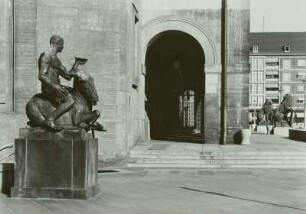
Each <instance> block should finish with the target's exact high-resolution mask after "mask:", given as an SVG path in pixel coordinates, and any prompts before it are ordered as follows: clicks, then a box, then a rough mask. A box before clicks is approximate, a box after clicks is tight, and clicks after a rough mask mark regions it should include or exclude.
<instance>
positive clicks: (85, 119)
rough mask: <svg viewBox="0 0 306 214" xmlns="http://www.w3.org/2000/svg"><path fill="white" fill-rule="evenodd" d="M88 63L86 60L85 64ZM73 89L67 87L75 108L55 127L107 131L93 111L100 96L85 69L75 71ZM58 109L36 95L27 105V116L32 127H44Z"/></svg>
mask: <svg viewBox="0 0 306 214" xmlns="http://www.w3.org/2000/svg"><path fill="white" fill-rule="evenodd" d="M86 61H87V59H85V61H84V63H85V62H86ZM73 72H74V73H73V76H74V80H73V88H70V87H66V88H67V90H68V91H69V92H70V93H71V95H72V96H73V98H74V100H75V104H74V106H73V107H72V108H71V109H70V110H69V111H68V112H66V113H65V114H63V115H62V116H61V117H59V118H58V119H57V120H56V121H55V125H56V126H57V127H59V129H58V130H61V129H75V128H84V129H86V130H90V129H91V130H97V131H105V130H104V129H103V126H102V125H101V124H100V123H99V122H97V119H98V118H99V117H100V113H99V111H97V110H94V111H92V106H93V105H96V104H97V102H98V100H99V99H98V95H97V92H96V88H95V85H94V79H93V78H92V77H91V76H90V74H89V73H88V72H86V71H84V70H83V69H75V70H74V71H73ZM55 109H56V104H54V103H52V102H51V101H50V100H49V99H48V98H46V97H44V96H43V95H42V94H41V93H40V94H36V95H34V96H33V97H32V98H31V99H30V101H29V102H28V103H27V105H26V114H27V116H28V118H29V120H30V121H29V122H28V125H30V126H31V127H44V121H45V119H46V118H48V115H50V113H51V112H52V111H54V110H55Z"/></svg>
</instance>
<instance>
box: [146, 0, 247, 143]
mask: <svg viewBox="0 0 306 214" xmlns="http://www.w3.org/2000/svg"><path fill="white" fill-rule="evenodd" d="M222 2H223V1H221V0H219V1H215V0H214V1H213V0H203V1H197V0H191V1H188V2H187V1H184V0H178V1H163V0H155V1H146V0H143V1H141V3H142V12H143V16H142V24H143V26H144V27H145V26H148V25H150V23H154V22H155V21H156V20H157V19H160V18H161V17H164V19H167V17H169V22H170V21H172V19H173V18H182V19H186V20H189V21H190V22H192V23H193V24H194V25H199V26H200V27H201V28H202V29H204V30H205V34H203V35H202V37H209V39H210V42H212V43H213V44H214V46H215V48H216V49H217V50H216V52H217V56H216V58H217V61H216V62H215V63H214V64H208V63H207V61H208V60H207V58H208V57H210V55H211V53H208V52H207V51H208V50H207V49H205V48H203V51H204V55H205V58H206V60H205V62H204V64H205V65H204V66H203V67H205V69H204V70H203V72H204V73H205V79H206V81H205V95H204V96H205V101H204V105H205V107H204V112H205V113H204V135H205V142H206V143H219V142H220V137H221V133H220V131H221V125H222V124H221V111H222V109H221V101H222V97H221V90H222V88H221V84H222V78H223V76H222V74H221V71H222V64H221V53H222V51H223V49H222V47H221V46H222V44H221V42H222V31H223V29H222V19H221V18H222V16H221V15H222V10H221V8H222ZM227 3H228V16H227V19H226V20H227V25H228V31H227V32H226V34H227V48H228V53H227V57H228V63H227V65H226V67H227V72H228V81H227V98H226V104H227V118H226V120H227V139H226V141H227V143H233V142H234V135H235V134H236V133H237V132H238V131H239V129H241V128H242V127H246V126H247V125H248V113H247V112H248V90H249V89H248V81H249V79H248V78H249V60H248V55H249V51H248V34H249V1H243V0H228V1H227ZM170 28H171V27H170ZM170 28H169V25H168V24H167V22H165V23H164V29H165V30H169V29H170ZM171 29H172V28H171ZM172 30H175V29H172ZM183 31H184V32H186V33H189V34H191V35H192V36H193V34H192V33H193V32H192V31H190V32H189V31H188V29H187V28H186V31H185V30H184V29H183ZM142 45H143V46H144V47H146V45H147V44H142ZM202 47H203V46H202ZM142 57H145V56H142Z"/></svg>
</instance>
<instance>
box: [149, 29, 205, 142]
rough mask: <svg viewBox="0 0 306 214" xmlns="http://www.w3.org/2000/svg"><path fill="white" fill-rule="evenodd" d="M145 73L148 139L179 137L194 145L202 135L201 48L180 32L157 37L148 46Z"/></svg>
mask: <svg viewBox="0 0 306 214" xmlns="http://www.w3.org/2000/svg"><path fill="white" fill-rule="evenodd" d="M146 71H147V72H146V97H147V102H146V111H147V114H148V117H149V119H150V127H151V130H150V132H151V133H150V134H151V138H152V139H165V140H170V138H171V136H172V137H173V136H182V137H183V138H184V140H183V141H194V140H193V138H195V137H196V136H197V135H201V134H202V132H203V131H202V130H203V127H202V126H203V107H202V105H203V98H204V53H203V50H202V47H201V46H200V44H199V43H198V42H197V41H196V40H195V39H194V38H193V37H192V36H190V35H188V34H186V33H183V32H181V31H166V32H163V33H160V34H159V35H157V36H156V37H154V38H153V39H152V40H151V42H150V44H149V47H148V50H147V55H146ZM200 138H201V137H200ZM201 139H202V138H201Z"/></svg>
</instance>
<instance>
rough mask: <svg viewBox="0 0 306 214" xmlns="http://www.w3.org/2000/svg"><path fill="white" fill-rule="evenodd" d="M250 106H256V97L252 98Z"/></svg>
mask: <svg viewBox="0 0 306 214" xmlns="http://www.w3.org/2000/svg"><path fill="white" fill-rule="evenodd" d="M251 105H252V106H257V97H252V103H251Z"/></svg>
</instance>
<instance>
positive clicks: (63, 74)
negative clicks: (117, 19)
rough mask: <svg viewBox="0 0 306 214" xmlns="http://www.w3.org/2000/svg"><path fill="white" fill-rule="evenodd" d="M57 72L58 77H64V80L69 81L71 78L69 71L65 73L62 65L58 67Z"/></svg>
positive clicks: (65, 70)
mask: <svg viewBox="0 0 306 214" xmlns="http://www.w3.org/2000/svg"><path fill="white" fill-rule="evenodd" d="M59 70H60V73H59V74H60V75H61V76H62V77H64V78H65V79H66V80H71V78H72V75H71V70H70V71H67V69H66V68H65V67H64V66H63V65H60V66H59Z"/></svg>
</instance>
